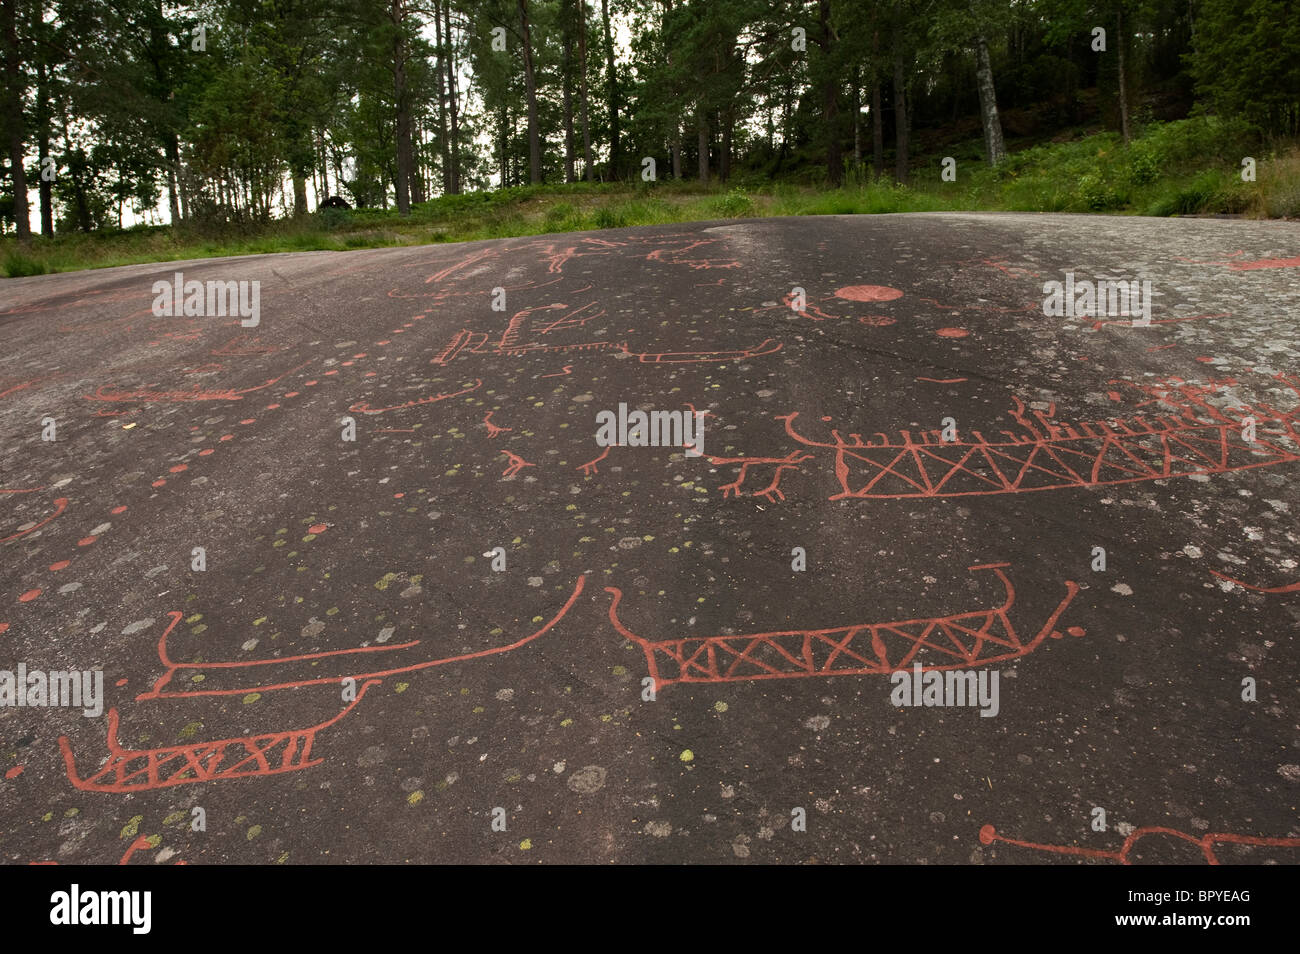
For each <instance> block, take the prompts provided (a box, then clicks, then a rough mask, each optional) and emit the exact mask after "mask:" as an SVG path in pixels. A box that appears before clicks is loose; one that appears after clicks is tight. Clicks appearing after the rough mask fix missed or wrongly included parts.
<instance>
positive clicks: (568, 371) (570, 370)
mask: <svg viewBox="0 0 1300 954" xmlns="http://www.w3.org/2000/svg"><path fill="white" fill-rule="evenodd" d="M572 373H573V365H571V364H566V365H565V366H564V367H563V369H561V370H560V371H557V372H556V373H555V374H543V375H542V377H544V378H562V377H564V376H565V375H569V374H572Z"/></svg>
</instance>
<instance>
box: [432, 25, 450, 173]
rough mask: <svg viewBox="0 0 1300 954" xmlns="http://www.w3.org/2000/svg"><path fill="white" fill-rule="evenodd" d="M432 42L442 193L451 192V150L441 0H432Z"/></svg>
mask: <svg viewBox="0 0 1300 954" xmlns="http://www.w3.org/2000/svg"><path fill="white" fill-rule="evenodd" d="M433 43H434V48H435V49H436V50H437V56H438V63H437V66H436V68H435V69H434V71H433V72H434V77H435V79H434V83H435V86H436V89H437V91H438V152H439V155H440V156H441V157H442V163H441V165H442V194H443V195H447V194H448V193H449V192H451V151H450V149H449V148H448V145H447V85H446V83H444V82H443V76H442V71H443V69H444V68H445V67H446V64H447V51H446V49H444V48H443V45H442V0H433Z"/></svg>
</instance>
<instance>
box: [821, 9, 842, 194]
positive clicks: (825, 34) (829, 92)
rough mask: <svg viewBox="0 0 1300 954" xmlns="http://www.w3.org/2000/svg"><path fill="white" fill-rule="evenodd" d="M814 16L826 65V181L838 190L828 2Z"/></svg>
mask: <svg viewBox="0 0 1300 954" xmlns="http://www.w3.org/2000/svg"><path fill="white" fill-rule="evenodd" d="M817 8H818V15H819V19H820V21H821V28H822V42H821V47H822V55H823V56H824V57H825V58H826V60H827V61H828V62H827V64H826V75H825V76H824V77H823V79H822V104H823V115H824V121H825V124H826V178H827V179H828V180H829V181H830V184H831V186H832V187H833V188H839V186H840V185H841V184H843V182H844V156H843V155H842V154H841V151H840V131H839V118H840V105H839V96H838V93H839V89H838V86H839V84H838V83H837V82H836V78H835V72H834V70H833V69H831V63H830V61H831V57H832V55H833V53H834V50H835V34H834V32H833V31H832V29H831V0H818V4H817Z"/></svg>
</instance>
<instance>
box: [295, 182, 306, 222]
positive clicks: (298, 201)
mask: <svg viewBox="0 0 1300 954" xmlns="http://www.w3.org/2000/svg"><path fill="white" fill-rule="evenodd" d="M306 214H307V177H306V176H305V175H303V174H302V173H301V172H299V173H295V174H294V176H293V217H294V218H295V219H296V218H300V217H302V216H304V215H306Z"/></svg>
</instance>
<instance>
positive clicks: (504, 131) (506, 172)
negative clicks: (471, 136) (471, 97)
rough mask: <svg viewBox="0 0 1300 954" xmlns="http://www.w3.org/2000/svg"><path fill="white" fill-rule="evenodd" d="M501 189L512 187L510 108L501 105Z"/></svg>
mask: <svg viewBox="0 0 1300 954" xmlns="http://www.w3.org/2000/svg"><path fill="white" fill-rule="evenodd" d="M500 118H501V125H500V134H501V188H503V189H504V188H506V187H507V186H508V185H510V107H508V106H507V105H506V104H504V103H502V104H501V117H500Z"/></svg>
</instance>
